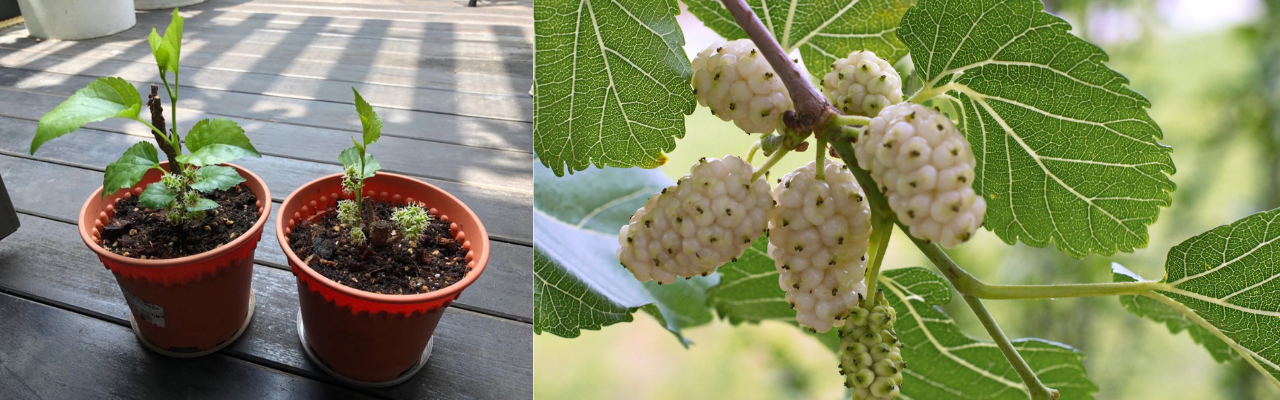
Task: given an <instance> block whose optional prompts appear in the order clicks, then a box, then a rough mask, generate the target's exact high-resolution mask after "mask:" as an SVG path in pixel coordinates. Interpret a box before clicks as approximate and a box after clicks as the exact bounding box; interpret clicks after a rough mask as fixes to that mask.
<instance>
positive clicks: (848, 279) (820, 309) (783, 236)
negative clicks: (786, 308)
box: [769, 161, 871, 332]
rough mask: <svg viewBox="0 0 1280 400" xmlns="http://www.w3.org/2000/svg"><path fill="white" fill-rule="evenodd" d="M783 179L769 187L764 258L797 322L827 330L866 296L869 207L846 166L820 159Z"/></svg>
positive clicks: (820, 330)
mask: <svg viewBox="0 0 1280 400" xmlns="http://www.w3.org/2000/svg"><path fill="white" fill-rule="evenodd" d="M825 164H826V165H825V166H824V169H823V175H824V177H823V180H818V179H817V176H816V173H817V163H816V162H810V163H809V164H808V165H806V166H804V167H800V168H798V169H796V170H795V171H793V172H791V173H789V174H787V175H786V176H785V177H783V178H782V179H781V180H780V181H779V183H778V185H777V186H776V187H774V188H773V198H774V199H775V200H777V203H778V205H777V208H776V209H775V210H774V214H773V218H772V219H770V220H769V257H771V258H773V259H774V261H775V262H776V265H777V267H778V272H779V277H778V284H779V285H780V286H782V289H783V290H784V291H786V292H787V302H789V303H791V307H792V308H795V310H796V319H797V320H798V321H799V322H800V325H804V326H807V327H809V328H813V329H814V330H816V331H818V332H826V331H828V330H830V329H831V327H833V326H840V325H841V324H843V323H844V321H843V318H844V317H845V315H846V314H848V312H849V310H850V309H853V308H854V307H856V306H857V304H858V300H859V299H861V298H862V296H864V295H865V294H866V291H867V287H866V285H864V284H863V282H862V280H863V275H864V274H865V273H866V266H867V257H866V255H867V247H868V244H869V240H870V237H871V208H870V206H868V205H867V201H866V196H865V195H864V193H863V191H862V187H860V186H858V183H857V182H856V181H855V178H854V177H853V173H851V172H849V169H848V167H846V166H844V165H840V164H836V163H833V162H830V161H825Z"/></svg>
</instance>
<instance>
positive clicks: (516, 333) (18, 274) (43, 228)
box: [0, 215, 533, 399]
mask: <svg viewBox="0 0 1280 400" xmlns="http://www.w3.org/2000/svg"><path fill="white" fill-rule="evenodd" d="M21 218H22V221H23V224H24V225H25V226H27V227H29V228H30V229H28V228H24V229H23V230H22V231H20V232H18V233H17V234H15V235H14V236H13V237H11V238H9V239H6V240H5V241H4V242H0V290H3V291H6V292H11V293H18V294H21V295H23V296H24V297H30V298H37V299H41V301H42V302H47V303H51V304H58V305H60V306H63V307H66V308H71V309H76V310H83V313H86V314H90V315H95V316H101V317H102V318H106V319H108V320H110V321H113V322H115V323H117V324H121V325H123V324H125V323H126V321H127V317H128V308H127V306H126V305H125V304H124V301H123V298H122V297H121V295H120V293H119V287H118V286H117V285H116V283H115V281H114V278H113V277H112V276H111V273H110V271H108V270H106V269H105V268H103V267H102V266H101V264H100V263H99V262H98V260H97V258H96V257H95V256H94V255H93V253H92V252H90V251H89V250H88V249H87V248H85V247H84V245H83V244H82V243H74V242H78V241H79V239H78V238H76V237H72V236H71V235H73V234H74V232H75V227H74V226H72V225H69V224H65V223H62V222H56V221H51V220H47V219H43V218H37V217H30V216H25V215H23V216H21ZM254 288H255V289H254V292H255V293H256V294H257V306H258V308H257V312H256V313H255V315H254V320H253V323H252V324H250V326H249V329H248V330H246V331H245V334H244V336H242V337H241V338H240V340H239V341H237V342H236V343H235V344H233V345H232V346H230V347H229V348H228V349H226V350H224V351H223V352H222V353H223V354H227V355H230V356H233V357H236V358H240V359H244V360H248V361H252V362H254V363H258V364H263V365H267V366H270V367H273V368H277V369H283V370H285V371H286V372H289V373H293V374H298V375H302V376H305V377H308V378H313V379H318V380H323V381H326V382H330V383H334V381H333V380H332V379H331V378H329V377H328V376H327V375H324V374H323V373H322V372H320V371H319V370H318V369H317V368H316V367H315V366H314V365H312V364H311V363H310V361H309V360H307V358H306V355H305V354H304V353H303V352H302V349H301V347H300V346H299V345H298V342H297V331H296V328H295V326H296V319H295V318H296V312H297V307H298V300H297V295H296V289H295V288H296V284H295V283H294V278H293V276H292V275H290V274H289V273H287V272H284V271H281V270H278V269H274V268H255V269H254ZM465 296H466V295H464V297H465ZM27 335H30V333H28V334H27ZM532 336H533V331H532V326H531V325H529V324H527V323H520V322H514V321H510V320H506V319H501V318H494V317H490V316H485V315H482V314H477V313H473V312H470V311H465V310H461V309H458V308H456V307H455V308H450V309H449V311H447V312H446V313H445V316H444V318H442V319H441V321H440V326H439V328H437V330H436V334H435V339H436V343H435V350H434V351H433V354H432V357H431V361H430V362H429V363H428V364H427V366H426V367H425V368H424V369H423V371H422V372H421V373H419V375H417V376H415V377H414V378H413V379H411V380H409V381H408V382H406V383H404V384H402V385H400V386H396V387H393V388H387V389H365V388H352V389H355V390H358V391H361V392H363V393H367V394H374V395H379V396H388V397H394V398H441V399H454V398H469V399H513V398H530V397H532V385H533V382H532V381H533V374H532V362H533V360H532V358H533V354H532ZM62 342H64V341H57V342H55V343H62ZM135 346H140V345H135ZM151 357H153V358H163V357H160V356H157V355H151ZM255 397H257V396H255Z"/></svg>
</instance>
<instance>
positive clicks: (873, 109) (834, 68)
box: [822, 50, 902, 117]
mask: <svg viewBox="0 0 1280 400" xmlns="http://www.w3.org/2000/svg"><path fill="white" fill-rule="evenodd" d="M822 94H823V95H825V96H826V97H827V101H829V102H831V105H833V106H835V107H836V108H838V109H840V111H841V112H843V113H845V114H848V115H861V116H865V117H874V116H876V115H877V114H879V113H880V110H883V109H884V108H885V107H888V106H891V105H894V104H898V103H901V102H902V77H900V76H898V71H897V70H895V69H893V65H890V64H889V62H888V61H885V60H882V59H880V57H876V53H872V52H870V51H867V50H862V51H855V52H852V53H849V56H848V57H845V58H842V59H839V60H836V62H834V63H832V64H831V72H828V73H827V75H826V76H824V77H823V78H822Z"/></svg>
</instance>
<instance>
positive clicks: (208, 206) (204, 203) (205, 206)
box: [187, 197, 218, 212]
mask: <svg viewBox="0 0 1280 400" xmlns="http://www.w3.org/2000/svg"><path fill="white" fill-rule="evenodd" d="M215 208H218V203H215V202H214V201H213V200H209V199H206V198H203V197H200V198H197V199H196V204H195V205H192V206H188V207H187V211H188V212H197V211H208V210H212V209H215Z"/></svg>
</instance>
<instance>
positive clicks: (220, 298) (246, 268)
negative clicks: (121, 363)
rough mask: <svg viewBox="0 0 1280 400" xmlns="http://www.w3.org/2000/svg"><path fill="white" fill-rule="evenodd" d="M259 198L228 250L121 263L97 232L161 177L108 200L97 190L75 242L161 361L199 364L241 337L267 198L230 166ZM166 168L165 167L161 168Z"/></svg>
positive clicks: (258, 183) (250, 177) (257, 182)
mask: <svg viewBox="0 0 1280 400" xmlns="http://www.w3.org/2000/svg"><path fill="white" fill-rule="evenodd" d="M224 165H226V166H229V167H232V168H235V170H236V172H239V173H240V176H242V177H244V178H245V183H244V184H245V186H247V187H248V188H249V190H250V191H252V192H253V194H254V196H256V197H257V198H258V203H257V204H258V212H259V216H258V220H257V221H256V222H254V224H253V227H252V228H250V229H249V231H248V232H245V233H244V234H243V235H240V236H239V237H237V238H236V239H235V240H232V241H231V242H230V243H227V244H225V245H222V246H220V247H218V248H216V249H213V250H210V251H206V252H204V253H200V254H196V255H192V256H186V257H181V258H171V259H166V260H142V259H137V258H130V257H124V256H121V255H118V254H115V253H112V252H110V251H107V250H106V249H104V248H102V246H101V245H99V244H98V241H99V239H100V237H101V236H100V229H102V227H103V226H104V225H105V224H106V223H107V222H109V221H111V217H112V216H114V215H115V204H116V200H119V199H121V198H124V197H127V196H136V195H139V194H141V193H142V190H143V189H144V188H146V186H147V185H148V184H150V183H152V182H156V181H158V180H160V175H161V173H160V171H158V170H154V169H153V170H151V171H149V172H147V174H146V176H144V177H143V178H142V181H140V182H139V183H138V184H137V185H136V186H134V187H133V189H132V190H120V191H118V192H116V193H115V194H113V195H111V196H107V197H106V198H103V197H102V188H98V190H97V191H95V192H94V193H93V195H90V196H89V200H88V201H85V203H84V207H82V208H81V209H80V219H79V221H78V222H79V223H78V225H79V227H80V238H81V239H84V243H85V244H86V245H88V246H89V249H90V250H93V252H94V253H97V254H98V258H99V259H100V260H102V264H103V265H105V266H106V267H107V269H110V270H111V272H112V273H113V274H114V275H115V276H116V282H117V283H119V284H120V291H121V292H123V293H124V297H125V300H126V301H127V302H128V303H129V312H130V315H129V321H130V323H131V325H133V331H134V333H135V334H137V336H138V339H139V340H141V341H142V343H143V344H145V345H146V346H147V347H149V348H151V349H152V350H155V351H157V352H159V353H161V354H165V355H168V356H174V357H198V356H202V355H206V354H210V353H213V352H216V351H218V350H220V349H222V348H223V347H226V346H227V345H229V344H231V343H232V342H234V341H235V340H236V339H237V338H239V337H240V334H241V333H244V330H245V328H246V327H248V326H249V321H250V320H251V319H252V318H253V309H254V297H253V289H252V281H253V254H254V250H255V249H256V248H257V247H258V240H259V239H260V238H261V237H262V228H264V227H266V225H267V217H268V216H269V215H270V213H271V192H269V191H267V185H266V184H265V183H263V182H262V179H260V178H258V176H257V175H254V174H253V173H252V172H249V171H248V170H245V169H244V168H240V167H238V166H235V165H231V164H224ZM161 166H162V167H164V168H165V169H168V162H165V163H162V164H161Z"/></svg>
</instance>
